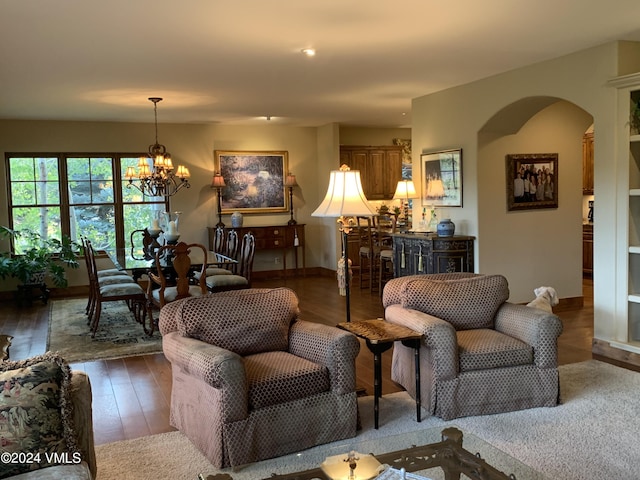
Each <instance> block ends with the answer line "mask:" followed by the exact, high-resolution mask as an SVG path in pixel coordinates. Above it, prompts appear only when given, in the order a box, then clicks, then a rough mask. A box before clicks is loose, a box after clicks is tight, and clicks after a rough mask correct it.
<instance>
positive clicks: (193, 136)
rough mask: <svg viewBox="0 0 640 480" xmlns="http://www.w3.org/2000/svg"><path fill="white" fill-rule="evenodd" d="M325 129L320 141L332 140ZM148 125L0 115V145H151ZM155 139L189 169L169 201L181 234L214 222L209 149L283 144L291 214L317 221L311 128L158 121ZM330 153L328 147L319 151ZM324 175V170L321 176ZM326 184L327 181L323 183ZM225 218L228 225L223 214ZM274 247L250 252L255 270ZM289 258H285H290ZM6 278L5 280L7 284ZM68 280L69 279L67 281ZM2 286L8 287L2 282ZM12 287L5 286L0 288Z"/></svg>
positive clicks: (0, 194)
mask: <svg viewBox="0 0 640 480" xmlns="http://www.w3.org/2000/svg"><path fill="white" fill-rule="evenodd" d="M336 135H337V130H336V131H335V132H334V130H330V131H329V134H328V135H327V137H328V139H323V140H322V141H323V142H325V143H332V142H334V141H335V142H336V144H337V138H336V139H335V140H332V139H331V137H332V136H336ZM153 140H154V131H153V125H150V124H136V123H101V122H95V123H91V122H55V121H51V122H48V121H6V120H0V151H2V152H3V154H4V153H5V152H33V153H36V152H92V153H96V152H106V153H108V152H132V153H135V152H144V151H145V150H146V148H147V145H148V144H150V143H153ZM159 140H160V142H161V143H163V144H165V145H166V146H167V149H168V150H169V151H170V152H171V154H172V156H173V160H174V163H175V164H176V165H177V164H184V165H186V166H187V167H189V170H190V171H191V175H192V177H191V179H190V183H191V188H189V189H188V190H182V191H181V192H180V193H178V194H177V195H176V196H175V197H173V198H172V199H171V209H172V210H179V211H182V212H183V215H182V216H181V218H180V223H181V229H180V230H181V233H182V235H183V238H188V239H189V240H190V241H194V242H204V243H205V244H206V241H207V230H206V227H207V226H213V225H215V224H216V222H217V214H216V212H217V210H216V209H217V206H216V195H215V191H214V190H212V189H211V188H210V186H209V185H210V182H211V177H212V175H213V171H214V155H213V151H214V149H219V150H286V151H288V152H289V170H290V171H291V172H293V173H294V174H295V175H296V178H297V181H298V184H299V185H300V188H298V189H296V191H295V193H294V207H295V218H296V219H297V221H298V222H299V223H306V224H308V225H309V227H308V228H309V229H310V232H311V233H313V231H314V229H316V230H317V229H318V228H319V226H320V225H321V224H322V223H321V221H320V219H316V218H312V217H311V216H310V214H311V212H312V211H313V209H315V207H316V206H317V205H318V204H319V202H320V199H321V196H320V195H324V192H323V193H322V194H320V193H319V192H318V170H317V168H318V167H317V163H318V150H319V145H318V136H317V129H316V128H292V127H279V126H265V127H238V126H233V127H232V126H220V125H179V124H160V126H159ZM332 154H333V155H335V157H334V161H335V163H337V162H338V154H337V150H336V151H329V152H328V153H325V154H324V155H332ZM5 175H6V173H5V170H4V169H2V171H1V172H0V185H1V187H0V205H3V206H4V205H6V204H7V198H6V194H7V192H6V188H5V185H6V177H5ZM327 178H328V174H327ZM325 188H326V186H325ZM288 220H289V214H288V213H282V214H277V215H246V216H245V224H246V225H280V224H282V225H284V224H286V223H287V221H288ZM7 221H8V213H7V209H6V208H1V209H0V224H3V225H6V224H7ZM223 221H224V222H225V223H226V224H230V223H231V221H230V218H229V216H228V215H225V216H223ZM322 251H323V245H322V243H321V241H320V238H319V236H318V235H314V234H311V235H307V265H308V266H317V265H319V264H320V262H321V259H322V258H323V257H324V255H323V253H322ZM277 255H278V254H277V252H273V253H268V254H267V253H262V254H257V255H256V262H255V269H256V270H277V269H279V268H281V265H276V264H275V257H276V256H277ZM289 264H291V263H289ZM5 283H7V282H5ZM72 284H73V283H72ZM4 287H6V288H4ZM7 288H10V287H9V286H7V285H3V287H0V289H7Z"/></svg>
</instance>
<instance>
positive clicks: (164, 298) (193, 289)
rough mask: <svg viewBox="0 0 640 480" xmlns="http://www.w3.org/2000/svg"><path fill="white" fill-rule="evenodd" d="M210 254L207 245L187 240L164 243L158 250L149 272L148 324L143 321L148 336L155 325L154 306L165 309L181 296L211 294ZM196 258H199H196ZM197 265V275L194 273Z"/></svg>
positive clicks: (151, 333)
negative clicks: (170, 243)
mask: <svg viewBox="0 0 640 480" xmlns="http://www.w3.org/2000/svg"><path fill="white" fill-rule="evenodd" d="M196 252H197V253H196ZM207 253H208V252H207V249H206V248H205V246H204V245H202V244H200V243H190V244H187V243H185V242H178V243H177V244H176V245H163V246H161V247H160V248H159V249H158V250H157V251H156V256H155V266H154V267H153V269H152V270H150V271H149V272H148V276H149V283H148V287H147V315H146V317H147V318H148V321H149V325H148V326H147V325H146V323H143V326H144V329H145V332H146V333H147V334H148V335H153V332H154V330H155V328H156V321H155V320H154V318H153V307H157V308H162V307H164V306H165V305H166V304H167V303H170V302H174V301H176V300H180V299H182V298H188V297H199V296H202V295H206V294H207V293H208V291H207V284H206V276H205V272H206V268H207V258H208V254H207ZM192 255H193V258H192ZM196 257H197V260H196V261H194V259H196ZM196 265H197V266H198V271H197V272H195V273H197V274H198V275H197V278H196V275H194V272H193V268H194V267H195V266H196Z"/></svg>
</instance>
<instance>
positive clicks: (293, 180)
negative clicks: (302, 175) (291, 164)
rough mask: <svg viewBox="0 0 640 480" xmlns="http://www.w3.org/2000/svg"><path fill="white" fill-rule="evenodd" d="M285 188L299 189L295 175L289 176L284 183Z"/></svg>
mask: <svg viewBox="0 0 640 480" xmlns="http://www.w3.org/2000/svg"><path fill="white" fill-rule="evenodd" d="M284 186H285V187H297V186H298V182H297V181H296V176H295V175H293V174H291V173H290V174H289V175H287V177H286V179H285V181H284Z"/></svg>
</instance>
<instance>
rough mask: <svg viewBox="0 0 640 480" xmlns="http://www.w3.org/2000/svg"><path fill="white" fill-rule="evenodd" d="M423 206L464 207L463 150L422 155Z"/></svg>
mask: <svg viewBox="0 0 640 480" xmlns="http://www.w3.org/2000/svg"><path fill="white" fill-rule="evenodd" d="M420 160H421V161H420V163H421V165H422V205H423V206H427V205H429V206H434V207H462V149H461V148H457V149H453V150H443V151H440V152H432V153H423V154H422V155H420Z"/></svg>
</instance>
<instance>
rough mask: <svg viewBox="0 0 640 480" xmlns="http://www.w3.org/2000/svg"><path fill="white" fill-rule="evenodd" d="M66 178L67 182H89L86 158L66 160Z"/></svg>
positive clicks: (87, 160)
mask: <svg viewBox="0 0 640 480" xmlns="http://www.w3.org/2000/svg"><path fill="white" fill-rule="evenodd" d="M67 177H68V178H69V180H70V181H71V180H89V179H90V170H89V159H88V158H67Z"/></svg>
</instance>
